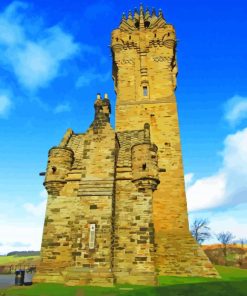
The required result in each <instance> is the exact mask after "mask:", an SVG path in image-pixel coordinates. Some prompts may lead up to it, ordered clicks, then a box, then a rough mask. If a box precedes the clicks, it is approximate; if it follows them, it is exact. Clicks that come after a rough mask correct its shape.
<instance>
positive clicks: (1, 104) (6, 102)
mask: <svg viewBox="0 0 247 296" xmlns="http://www.w3.org/2000/svg"><path fill="white" fill-rule="evenodd" d="M11 106H12V101H11V99H10V95H9V94H8V93H7V92H3V91H1V90H0V118H7V117H8V114H9V111H10V109H11Z"/></svg>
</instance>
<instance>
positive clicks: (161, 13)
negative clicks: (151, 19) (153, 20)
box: [159, 8, 163, 17]
mask: <svg viewBox="0 0 247 296" xmlns="http://www.w3.org/2000/svg"><path fill="white" fill-rule="evenodd" d="M159 16H160V17H163V12H162V9H161V8H160V9H159Z"/></svg>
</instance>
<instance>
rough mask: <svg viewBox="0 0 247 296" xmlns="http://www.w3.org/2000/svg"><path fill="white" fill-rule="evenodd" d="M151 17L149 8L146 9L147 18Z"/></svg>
mask: <svg viewBox="0 0 247 296" xmlns="http://www.w3.org/2000/svg"><path fill="white" fill-rule="evenodd" d="M149 17H150V12H149V9H148V7H147V8H146V13H145V18H149Z"/></svg>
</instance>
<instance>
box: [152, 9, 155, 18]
mask: <svg viewBox="0 0 247 296" xmlns="http://www.w3.org/2000/svg"><path fill="white" fill-rule="evenodd" d="M152 16H156V11H155V8H154V7H152Z"/></svg>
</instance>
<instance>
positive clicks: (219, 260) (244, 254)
mask: <svg viewBox="0 0 247 296" xmlns="http://www.w3.org/2000/svg"><path fill="white" fill-rule="evenodd" d="M202 248H203V250H204V252H205V253H206V254H207V256H208V258H209V259H210V261H211V262H212V263H213V264H217V265H227V266H235V267H240V268H243V269H247V246H246V245H245V246H241V245H238V244H232V245H228V246H227V251H226V254H227V255H226V258H225V256H224V249H223V247H222V245H221V244H215V245H203V246H202Z"/></svg>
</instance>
